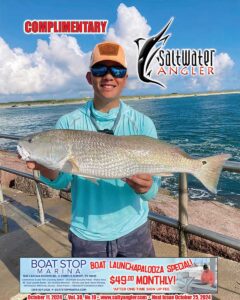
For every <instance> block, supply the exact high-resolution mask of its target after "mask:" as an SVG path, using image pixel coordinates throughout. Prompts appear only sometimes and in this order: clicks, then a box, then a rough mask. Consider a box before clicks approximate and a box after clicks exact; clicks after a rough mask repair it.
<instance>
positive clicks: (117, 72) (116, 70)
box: [91, 65, 127, 78]
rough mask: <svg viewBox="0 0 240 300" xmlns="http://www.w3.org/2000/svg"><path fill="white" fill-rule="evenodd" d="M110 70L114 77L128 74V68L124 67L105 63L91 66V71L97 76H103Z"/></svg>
mask: <svg viewBox="0 0 240 300" xmlns="http://www.w3.org/2000/svg"><path fill="white" fill-rule="evenodd" d="M108 72H110V74H111V75H112V76H113V77H116V78H123V77H124V76H125V75H126V74H127V69H126V68H124V67H114V66H111V67H108V66H104V65H98V66H94V67H91V73H92V75H93V76H96V77H103V76H105V75H106V74H107V73H108Z"/></svg>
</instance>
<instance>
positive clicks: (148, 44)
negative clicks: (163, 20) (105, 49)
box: [134, 17, 174, 88]
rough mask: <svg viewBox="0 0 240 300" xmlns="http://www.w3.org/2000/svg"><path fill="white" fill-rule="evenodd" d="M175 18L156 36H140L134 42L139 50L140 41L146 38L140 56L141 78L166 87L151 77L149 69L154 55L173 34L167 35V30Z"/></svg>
mask: <svg viewBox="0 0 240 300" xmlns="http://www.w3.org/2000/svg"><path fill="white" fill-rule="evenodd" d="M173 20H174V18H173V17H172V18H171V19H170V20H169V21H168V23H167V24H166V25H165V27H164V28H163V29H162V30H161V31H160V32H159V33H158V34H157V35H155V36H152V37H150V38H149V39H147V40H146V39H144V38H139V39H136V40H135V41H134V42H135V43H136V44H137V47H138V51H139V49H140V43H139V42H140V41H141V40H144V41H145V43H144V44H143V46H142V48H141V50H140V53H139V56H138V75H139V78H140V79H141V80H142V81H144V82H148V83H156V84H158V85H160V86H161V87H163V88H166V86H165V85H164V84H163V83H161V82H159V81H156V80H153V79H151V77H150V76H151V73H152V69H150V70H149V65H150V63H151V61H152V59H153V58H154V56H155V55H156V53H157V52H158V51H159V50H160V49H161V48H162V47H163V46H164V45H165V44H166V42H167V40H168V38H169V37H170V36H171V34H167V35H165V32H166V31H167V30H168V28H169V27H170V25H171V24H172V22H173ZM158 42H161V46H160V47H159V48H157V49H156V50H155V51H154V52H153V53H152V54H150V52H151V50H152V48H153V46H154V45H155V44H156V43H158Z"/></svg>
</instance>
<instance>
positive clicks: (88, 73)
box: [86, 72, 92, 85]
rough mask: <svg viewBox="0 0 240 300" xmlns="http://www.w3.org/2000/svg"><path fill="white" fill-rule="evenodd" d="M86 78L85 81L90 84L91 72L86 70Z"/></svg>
mask: <svg viewBox="0 0 240 300" xmlns="http://www.w3.org/2000/svg"><path fill="white" fill-rule="evenodd" d="M86 79H87V82H88V83H89V84H91V85H92V76H91V72H87V74H86Z"/></svg>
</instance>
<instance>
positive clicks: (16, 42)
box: [0, 0, 240, 102]
mask: <svg viewBox="0 0 240 300" xmlns="http://www.w3.org/2000/svg"><path fill="white" fill-rule="evenodd" d="M239 16H240V1H235V0H229V1H227V0H225V1H224V0H212V1H207V0H202V1H194V0H182V1H181V0H180V1H179V0H170V1H161V0H160V1H157V0H155V1H153V0H149V1H109V0H105V1H97V0H92V1H77V0H71V1H67V0H58V1H57V0H48V1H46V0H41V1H40V0H35V1H30V0H21V1H17V0H1V1H0V54H1V55H0V101H1V102H5V101H11V100H29V99H33V100H34V99H43V98H44V99H46V98H50V99H51V98H54V99H61V98H69V97H81V96H91V95H92V91H91V88H90V86H88V85H87V83H86V81H85V73H86V71H87V64H88V59H89V55H90V52H91V50H92V48H93V46H94V45H95V44H96V43H98V42H101V41H103V40H104V39H106V38H107V39H109V38H111V39H115V40H117V41H119V42H121V43H122V44H123V46H125V49H126V52H127V57H128V59H129V60H130V65H129V85H128V86H127V88H126V90H125V92H124V94H125V95H127V94H129V95H134V94H162V93H164V94H165V93H172V92H187V93H190V92H195V91H196V92H197V91H209V90H224V89H230V90H235V89H240V62H239V57H240V40H239V27H240V17H239ZM171 17H174V22H173V24H172V25H171V27H170V29H169V32H171V34H172V36H171V38H170V39H169V40H168V42H167V45H166V47H165V48H170V49H171V48H195V49H199V48H202V49H205V48H215V49H216V50H217V52H216V60H215V61H216V70H217V74H216V76H213V77H211V78H207V77H205V78H199V77H194V78H193V77H191V76H188V77H185V78H182V77H181V76H177V77H176V76H175V77H174V78H172V77H171V78H169V77H168V78H166V80H165V83H166V86H167V88H166V89H161V88H160V87H159V86H157V85H154V84H146V83H143V82H141V81H140V80H139V79H138V77H137V73H136V62H137V48H136V45H135V44H134V43H133V40H134V38H138V37H143V35H145V37H149V36H152V35H154V34H156V33H157V32H159V31H160V30H161V28H162V27H163V26H164V25H165V24H166V23H167V21H168V20H169V19H170V18H171ZM26 19H56V20H57V19H69V20H71V19H87V20H92V19H106V20H108V21H109V24H108V32H107V35H67V36H66V35H65V36H62V35H59V36H55V37H50V35H26V34H24V32H23V22H24V20H26Z"/></svg>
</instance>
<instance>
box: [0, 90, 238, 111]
mask: <svg viewBox="0 0 240 300" xmlns="http://www.w3.org/2000/svg"><path fill="white" fill-rule="evenodd" d="M231 94H240V90H237V91H217V92H202V93H191V94H179V93H171V94H164V95H139V96H122V97H121V99H122V100H125V101H132V100H133V101H134V100H135V101H136V100H150V99H159V100H160V99H171V98H187V97H204V96H214V95H231ZM90 99H92V97H85V98H79V99H64V100H36V101H23V102H5V103H0V109H1V108H18V107H38V106H57V105H68V104H78V103H79V104H81V103H85V102H86V101H89V100H90Z"/></svg>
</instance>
